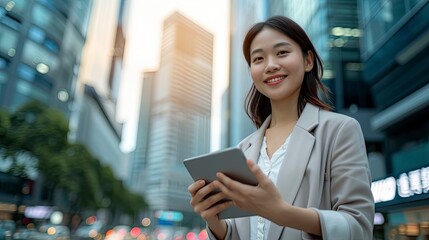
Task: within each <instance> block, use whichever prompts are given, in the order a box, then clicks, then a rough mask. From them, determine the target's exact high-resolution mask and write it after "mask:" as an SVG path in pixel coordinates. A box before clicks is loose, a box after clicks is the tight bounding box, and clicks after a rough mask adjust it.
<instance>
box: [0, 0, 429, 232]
mask: <svg viewBox="0 0 429 240" xmlns="http://www.w3.org/2000/svg"><path fill="white" fill-rule="evenodd" d="M273 15H286V16H289V17H291V18H292V19H294V20H295V21H297V22H298V23H299V24H300V25H301V26H302V27H303V28H304V29H305V30H306V32H307V33H308V35H309V36H310V38H311V40H312V41H313V43H314V44H315V46H316V49H317V50H318V52H319V54H320V55H321V57H322V59H323V61H324V67H325V72H324V76H323V81H324V83H325V84H326V85H327V86H329V88H330V89H331V91H332V102H333V105H334V106H335V111H337V112H340V113H343V114H346V115H349V116H352V117H354V118H356V119H357V120H358V121H359V122H360V124H361V126H362V129H363V132H364V136H365V141H366V147H367V151H368V159H369V164H370V168H371V172H372V176H373V183H372V186H371V188H372V192H373V195H374V199H375V201H376V216H375V219H374V224H375V227H374V239H392V240H394V239H401V240H402V239H429V121H428V120H429V117H428V116H429V74H428V73H429V18H428V16H429V1H428V0H287V1H286V0H216V1H215V0H0V239H97V240H98V239H139V240H144V239H160V240H165V239H174V240H180V239H187V240H193V239H207V233H206V232H205V230H204V228H205V224H204V222H203V221H202V220H201V218H200V217H198V216H197V215H196V214H194V213H193V212H192V209H191V208H190V206H189V200H190V197H189V194H188V192H187V186H188V185H189V184H190V183H191V182H192V179H191V177H190V176H189V174H188V173H187V171H186V170H185V168H184V166H183V164H182V161H183V159H185V158H187V157H191V156H195V155H200V154H204V153H207V152H210V151H215V150H219V149H223V148H226V147H230V146H234V145H236V144H237V143H238V142H239V141H240V140H241V139H243V138H244V137H245V136H247V135H248V134H250V133H251V132H253V131H254V129H255V128H254V126H253V125H252V123H251V121H250V120H249V119H248V117H247V115H246V113H245V111H244V98H245V95H246V94H247V91H248V89H249V88H250V86H251V82H252V81H251V79H250V75H249V72H248V66H247V65H246V63H245V60H244V58H243V55H242V48H241V44H242V41H243V37H244V35H245V33H246V31H247V30H248V29H249V27H250V26H251V25H252V24H253V23H255V22H257V21H262V20H265V19H267V18H268V17H270V16H273Z"/></svg>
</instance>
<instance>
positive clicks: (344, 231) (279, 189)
mask: <svg viewBox="0 0 429 240" xmlns="http://www.w3.org/2000/svg"><path fill="white" fill-rule="evenodd" d="M243 54H244V56H245V59H246V61H247V64H248V65H249V67H250V72H251V76H252V80H253V85H252V88H251V90H250V92H249V94H248V96H247V99H246V101H247V102H246V103H247V113H248V115H249V117H250V119H251V120H252V121H253V123H254V124H255V126H256V127H257V130H256V131H255V132H254V133H252V134H250V135H249V136H248V137H246V138H245V139H243V140H242V141H241V142H240V143H239V144H238V147H239V148H240V149H241V150H242V151H243V152H244V154H245V155H246V157H247V159H248V160H247V167H248V168H249V169H250V171H251V172H252V174H253V175H254V176H255V177H256V179H257V182H258V185H256V186H252V185H249V184H245V183H243V182H240V181H237V180H234V179H232V178H230V177H228V176H227V173H226V172H225V173H223V172H218V173H217V175H216V176H217V179H215V180H214V181H212V182H208V181H204V180H197V181H195V182H194V183H193V184H191V185H190V186H189V187H188V191H189V193H190V195H191V197H192V198H191V201H190V204H191V206H192V207H193V208H194V211H195V212H196V213H198V214H199V215H200V216H201V217H202V218H203V219H204V220H205V221H206V222H207V226H208V229H207V230H208V233H209V236H210V239H234V240H236V239H285V240H286V239H372V230H373V220H374V200H373V196H372V193H371V188H370V184H371V175H370V172H369V167H368V159H367V155H366V150H365V142H364V139H363V134H362V130H361V128H360V126H359V123H358V122H357V121H356V120H355V119H353V118H350V117H348V116H345V115H342V114H338V113H333V112H331V111H330V109H331V108H330V105H329V104H328V103H325V102H323V101H322V99H321V98H320V97H319V92H322V93H323V92H324V93H326V94H327V93H328V91H327V89H326V87H325V86H324V85H323V83H322V82H321V77H322V74H323V71H322V64H321V60H320V57H319V55H318V54H317V51H316V49H315V48H314V46H313V44H312V43H311V41H310V39H309V38H308V36H307V35H306V33H305V32H304V30H303V29H302V28H301V27H300V26H299V25H298V24H296V23H295V22H294V21H292V20H291V19H289V18H287V17H284V16H274V17H271V18H269V19H268V20H266V21H264V22H259V23H256V24H255V25H253V26H252V27H251V28H250V30H249V31H248V32H247V35H246V37H245V39H244V43H243ZM213 190H217V192H216V193H215V194H210V193H211V192H212V191H213ZM224 199H229V201H225V200H224ZM230 207H238V208H240V209H241V210H243V211H247V212H250V213H253V215H254V216H250V217H243V218H231V219H221V217H220V215H219V214H220V213H221V212H222V211H224V210H225V209H227V208H230Z"/></svg>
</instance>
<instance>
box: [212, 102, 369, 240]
mask: <svg viewBox="0 0 429 240" xmlns="http://www.w3.org/2000/svg"><path fill="white" fill-rule="evenodd" d="M270 120H271V117H269V118H268V119H266V120H265V122H264V123H263V125H262V126H261V127H260V128H259V129H258V130H257V131H255V132H254V133H253V134H251V135H250V136H248V137H247V138H245V139H244V140H243V141H242V142H241V143H240V144H239V147H240V148H241V149H242V150H243V151H244V153H245V155H246V157H247V158H248V159H252V160H255V161H257V160H258V159H259V154H260V148H261V144H262V140H263V137H264V133H265V130H266V129H267V127H268V126H269V124H270ZM276 186H277V188H278V190H279V191H280V193H281V195H282V196H283V198H284V200H285V201H287V202H288V203H290V204H293V205H294V206H299V207H306V208H314V209H315V210H316V211H317V212H318V214H319V217H320V222H321V228H322V238H321V237H318V236H313V235H310V234H307V233H305V232H302V231H299V230H296V229H293V228H288V227H283V226H279V225H276V224H274V223H271V225H270V229H269V233H268V239H269V240H274V239H281V240H286V239H287V240H294V239H328V240H335V239H338V240H347V239H359V240H370V239H372V231H373V220H374V200H373V196H372V193H371V176H370V171H369V168H368V159H367V153H366V149H365V141H364V138H363V135H362V130H361V128H360V125H359V123H358V122H357V121H356V120H355V119H353V118H350V117H348V116H345V115H342V114H338V113H333V112H329V111H325V110H321V109H320V108H318V107H316V106H314V105H312V104H307V105H306V106H305V108H304V111H303V112H302V114H301V116H300V118H299V120H298V122H297V124H296V126H295V128H294V129H293V131H292V135H291V139H290V142H289V146H288V149H287V153H286V156H285V158H284V159H283V163H282V166H281V168H280V173H279V176H278V179H277V183H276ZM284 217H285V218H287V217H288V216H284ZM227 225H228V231H227V236H226V239H232V240H236V239H241V240H248V239H250V218H248V217H245V218H236V219H228V220H227ZM209 236H210V239H215V238H214V237H213V235H212V234H211V233H210V231H209Z"/></svg>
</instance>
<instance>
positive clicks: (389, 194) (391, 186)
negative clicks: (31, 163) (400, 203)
mask: <svg viewBox="0 0 429 240" xmlns="http://www.w3.org/2000/svg"><path fill="white" fill-rule="evenodd" d="M371 191H372V195H373V196H374V201H375V203H380V202H388V201H392V200H393V199H395V197H396V195H398V196H399V197H401V198H408V197H411V196H415V195H421V194H427V193H429V167H423V168H420V169H417V170H413V171H410V172H408V173H401V174H400V175H399V178H397V179H395V178H394V177H387V178H384V179H381V180H378V181H374V182H372V183H371Z"/></svg>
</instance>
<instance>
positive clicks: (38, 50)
mask: <svg viewBox="0 0 429 240" xmlns="http://www.w3.org/2000/svg"><path fill="white" fill-rule="evenodd" d="M22 61H23V62H24V63H25V64H27V65H28V66H31V67H33V68H34V69H36V70H37V71H38V72H39V73H41V74H46V75H48V76H50V75H51V74H52V73H53V72H54V71H55V70H56V69H57V67H58V57H57V56H56V55H54V54H52V53H51V52H50V51H48V50H47V49H46V48H44V47H42V46H40V45H39V44H37V43H35V42H33V41H30V40H27V41H26V42H25V45H24V52H23V55H22Z"/></svg>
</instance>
